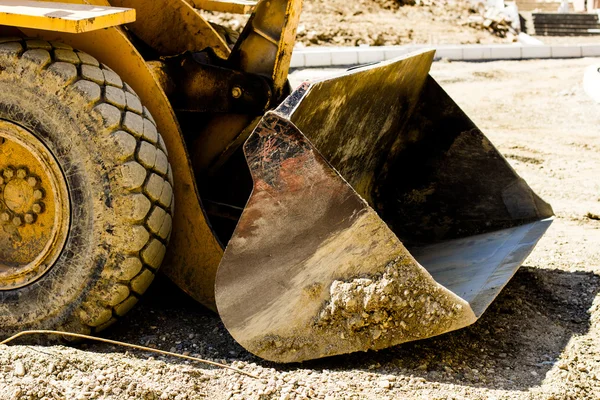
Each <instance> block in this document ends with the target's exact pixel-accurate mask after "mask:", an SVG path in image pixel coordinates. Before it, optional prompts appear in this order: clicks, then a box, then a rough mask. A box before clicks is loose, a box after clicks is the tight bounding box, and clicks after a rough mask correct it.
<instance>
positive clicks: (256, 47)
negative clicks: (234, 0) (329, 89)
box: [230, 0, 302, 97]
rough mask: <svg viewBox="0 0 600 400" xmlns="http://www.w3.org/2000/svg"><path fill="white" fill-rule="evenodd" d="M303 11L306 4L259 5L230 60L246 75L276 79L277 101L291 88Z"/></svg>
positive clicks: (275, 1)
mask: <svg viewBox="0 0 600 400" xmlns="http://www.w3.org/2000/svg"><path fill="white" fill-rule="evenodd" d="M301 11H302V0H270V1H261V2H259V3H258V5H257V6H256V10H255V11H254V14H252V16H251V17H250V20H249V21H248V24H247V25H246V27H245V28H244V31H243V32H242V34H241V35H240V40H239V41H238V43H237V44H236V46H235V47H234V49H233V51H232V53H231V56H230V59H232V60H236V61H237V63H239V67H240V69H242V70H243V71H246V72H252V73H255V74H261V75H266V76H269V77H270V78H271V79H273V91H274V93H275V95H276V96H277V97H278V96H280V95H281V94H282V93H283V91H284V90H285V86H286V85H287V76H288V71H289V68H290V62H291V59H292V50H293V48H294V43H295V41H296V28H297V27H298V21H299V19H300V13H301Z"/></svg>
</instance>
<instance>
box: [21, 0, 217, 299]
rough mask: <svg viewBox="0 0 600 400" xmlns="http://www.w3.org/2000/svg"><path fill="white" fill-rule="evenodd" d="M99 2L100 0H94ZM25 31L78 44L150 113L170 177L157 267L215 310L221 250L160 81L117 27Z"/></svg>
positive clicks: (48, 38)
mask: <svg viewBox="0 0 600 400" xmlns="http://www.w3.org/2000/svg"><path fill="white" fill-rule="evenodd" d="M95 1H96V2H100V1H99V0H95ZM24 32H25V34H27V35H28V36H32V37H40V38H42V39H45V40H57V41H61V42H63V43H67V44H69V45H71V46H73V47H74V48H77V49H81V50H83V51H85V52H87V53H89V54H91V55H93V56H94V57H96V58H97V59H99V60H101V61H102V62H104V63H106V64H107V65H108V66H109V67H110V68H112V69H114V70H115V72H117V73H118V74H119V75H120V76H121V77H122V78H123V80H124V81H125V82H127V83H129V84H130V85H131V86H132V87H133V89H134V90H135V91H136V92H137V94H138V95H139V96H140V98H141V100H142V102H143V104H144V105H146V107H148V109H149V110H150V112H151V113H152V115H153V117H154V119H155V120H156V123H157V125H158V129H159V131H160V132H161V134H162V136H163V138H164V140H165V143H166V145H167V148H168V151H169V161H170V163H171V166H172V168H173V176H174V179H175V184H174V195H175V205H176V206H175V207H176V211H175V216H174V219H173V232H172V235H171V241H170V242H171V244H170V245H169V247H168V250H167V255H166V257H165V261H164V263H163V267H162V270H163V271H164V272H165V273H166V274H167V275H168V276H169V278H171V279H172V280H173V281H174V282H175V283H176V284H177V285H178V286H179V287H181V288H182V289H183V290H184V291H186V292H187V293H189V294H190V295H191V296H192V297H193V298H195V299H196V300H198V301H200V302H201V303H203V304H204V305H206V306H207V307H209V308H212V309H214V308H215V306H214V279H215V275H216V270H217V267H218V265H219V262H220V260H221V257H222V256H223V249H222V247H221V245H220V243H219V242H218V241H217V239H216V238H215V236H214V235H213V232H212V230H211V229H210V227H209V225H208V223H207V221H206V217H205V215H204V212H203V210H202V207H201V204H200V200H199V197H198V188H197V187H196V182H195V179H194V176H193V172H192V169H191V166H190V162H189V157H188V154H187V151H186V148H185V145H184V142H183V138H182V135H181V131H180V128H179V124H178V123H177V119H176V117H175V114H174V112H173V109H172V107H171V104H170V103H169V100H168V99H167V96H166V95H165V93H164V91H163V90H162V88H161V86H160V84H159V83H158V82H157V81H156V80H155V79H154V76H153V74H152V72H151V71H150V69H149V68H148V66H147V65H146V63H145V62H144V59H143V58H142V56H141V55H140V53H139V52H138V51H137V50H136V48H135V47H134V46H133V44H132V43H131V42H130V41H129V40H128V39H127V36H126V35H125V34H124V33H123V32H122V31H121V29H120V28H108V29H105V30H101V31H94V32H87V33H82V34H69V33H59V32H48V31H36V30H30V29H26V30H24Z"/></svg>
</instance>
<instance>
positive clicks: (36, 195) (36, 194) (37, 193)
mask: <svg viewBox="0 0 600 400" xmlns="http://www.w3.org/2000/svg"><path fill="white" fill-rule="evenodd" d="M33 198H34V199H36V200H40V199H42V198H44V192H42V191H41V190H40V189H37V190H34V191H33Z"/></svg>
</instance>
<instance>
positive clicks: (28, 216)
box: [25, 213, 35, 224]
mask: <svg viewBox="0 0 600 400" xmlns="http://www.w3.org/2000/svg"><path fill="white" fill-rule="evenodd" d="M25 222H27V223H28V224H33V223H34V222H35V215H33V214H31V213H27V214H25Z"/></svg>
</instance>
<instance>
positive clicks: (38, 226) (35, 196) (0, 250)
mask: <svg viewBox="0 0 600 400" xmlns="http://www.w3.org/2000/svg"><path fill="white" fill-rule="evenodd" d="M69 220H70V202H69V192H68V189H67V182H66V180H65V177H64V175H63V173H62V171H61V169H60V167H59V165H58V162H57V161H56V159H55V158H54V156H53V155H52V153H51V152H50V150H49V149H48V148H47V147H46V146H45V145H44V144H43V143H42V142H41V141H40V140H39V139H38V138H36V137H35V136H34V135H33V134H32V133H31V132H29V131H27V130H26V129H23V128H22V127H20V126H18V125H15V124H13V123H11V122H8V121H3V120H0V291H2V290H12V289H16V288H20V287H23V286H26V285H29V284H31V283H33V282H34V281H36V280H37V279H39V278H40V277H41V276H42V275H44V274H45V273H46V272H48V270H50V269H51V268H52V266H53V265H54V263H55V262H56V260H57V259H58V257H59V255H60V253H61V251H62V248H63V247H64V244H65V241H66V239H67V235H68V231H69Z"/></svg>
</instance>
